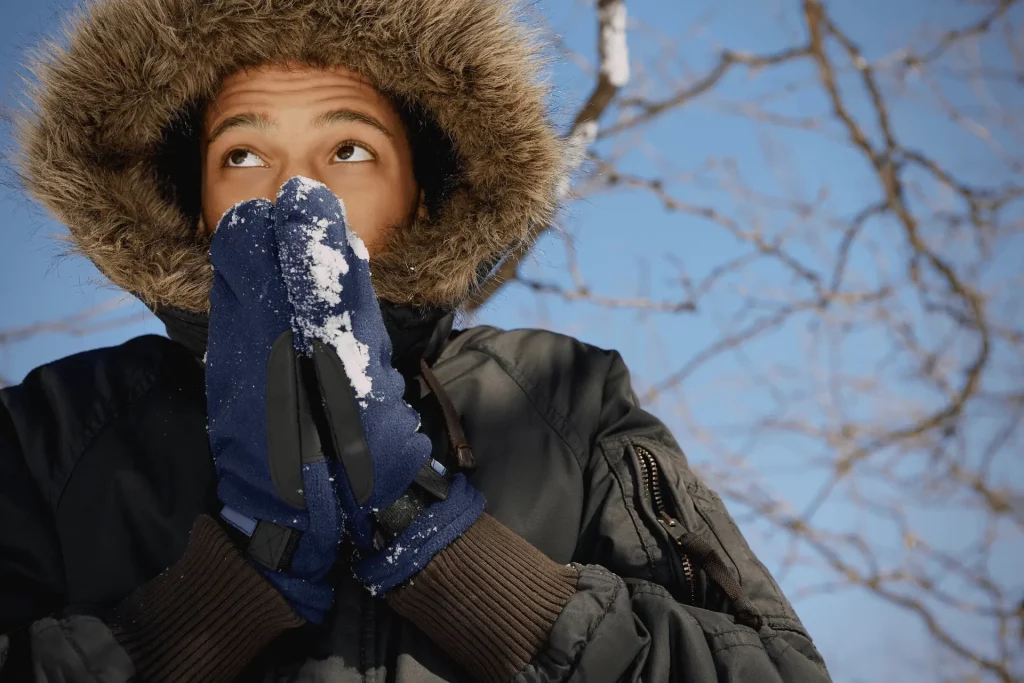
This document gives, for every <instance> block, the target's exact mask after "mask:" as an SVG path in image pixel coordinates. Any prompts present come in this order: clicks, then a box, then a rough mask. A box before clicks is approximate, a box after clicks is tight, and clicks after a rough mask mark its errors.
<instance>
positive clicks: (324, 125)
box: [202, 65, 422, 255]
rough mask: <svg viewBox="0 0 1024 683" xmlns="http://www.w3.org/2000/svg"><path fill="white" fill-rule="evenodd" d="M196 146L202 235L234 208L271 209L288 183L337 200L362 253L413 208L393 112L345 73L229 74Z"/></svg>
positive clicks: (408, 157)
mask: <svg viewBox="0 0 1024 683" xmlns="http://www.w3.org/2000/svg"><path fill="white" fill-rule="evenodd" d="M202 147H203V178H202V180H203V188H202V202H203V209H202V210H203V221H204V222H205V224H206V226H207V230H210V231H212V230H214V229H216V226H217V222H218V221H219V220H220V217H221V216H222V215H223V214H224V212H225V211H227V210H228V209H229V208H231V207H232V206H233V205H235V204H237V203H238V202H241V201H245V200H247V199H255V198H258V197H263V198H266V199H269V200H270V201H274V200H275V198H276V197H277V192H278V190H279V189H280V187H281V185H283V184H284V182H285V181H286V180H288V179H289V178H292V177H294V176H297V175H302V176H306V177H307V178H312V179H313V180H318V181H320V182H321V183H323V184H324V185H326V186H327V187H329V188H330V189H331V190H332V191H333V192H334V194H336V195H337V196H338V197H340V198H341V199H342V200H343V201H344V202H345V210H346V215H347V218H348V226H349V228H351V229H352V230H353V231H354V232H355V233H356V234H358V235H359V236H360V237H361V238H362V239H363V241H364V242H366V245H367V247H368V248H369V250H370V253H371V255H372V254H373V253H374V252H376V251H379V250H380V249H381V248H382V247H383V245H384V244H385V238H386V236H387V234H388V232H389V231H391V230H394V229H396V228H397V227H399V226H402V225H405V224H407V223H408V222H409V221H410V220H412V218H413V215H414V213H415V211H416V208H417V205H419V204H422V202H419V190H418V189H417V187H416V181H415V178H414V177H413V171H412V168H413V166H412V152H411V149H410V145H409V141H408V139H407V137H406V131H405V127H404V125H403V124H402V121H401V119H400V118H399V115H398V112H397V111H396V110H395V108H394V106H393V105H392V104H391V103H390V102H389V101H388V100H387V99H386V98H385V97H383V96H382V95H381V94H380V93H379V92H377V90H376V89H375V88H374V87H373V86H372V85H370V84H369V83H368V82H366V81H365V80H363V79H362V78H361V77H360V76H359V75H358V74H356V73H353V72H351V71H347V70H345V69H332V70H324V69H314V68H307V67H299V66H293V65H288V66H273V67H263V68H260V69H257V70H250V71H240V72H238V73H236V74H234V75H232V76H229V77H228V78H226V79H225V80H224V83H223V85H222V87H221V91H220V93H219V94H218V95H217V98H216V99H215V100H214V101H213V102H212V103H211V105H210V106H209V107H208V108H207V110H206V113H205V115H204V119H203V139H202Z"/></svg>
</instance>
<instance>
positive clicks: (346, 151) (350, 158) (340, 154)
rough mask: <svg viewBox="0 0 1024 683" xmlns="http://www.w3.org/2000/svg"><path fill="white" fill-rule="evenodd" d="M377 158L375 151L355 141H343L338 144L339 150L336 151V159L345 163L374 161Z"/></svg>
mask: <svg viewBox="0 0 1024 683" xmlns="http://www.w3.org/2000/svg"><path fill="white" fill-rule="evenodd" d="M375 158H376V157H374V156H373V152H371V151H370V150H368V149H366V148H365V147H363V146H362V145H359V144H356V143H354V142H343V143H341V144H340V145H338V150H337V151H336V152H335V153H334V160H335V161H340V162H343V163H356V162H359V161H373V160H374V159H375Z"/></svg>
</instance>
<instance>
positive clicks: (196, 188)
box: [153, 93, 461, 226]
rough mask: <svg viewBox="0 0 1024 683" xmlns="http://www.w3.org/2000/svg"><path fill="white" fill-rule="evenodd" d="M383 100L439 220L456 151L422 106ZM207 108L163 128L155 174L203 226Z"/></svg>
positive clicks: (191, 110)
mask: <svg viewBox="0 0 1024 683" xmlns="http://www.w3.org/2000/svg"><path fill="white" fill-rule="evenodd" d="M385 96H386V97H387V98H388V100H389V101H390V102H391V104H392V106H394V107H395V109H396V110H397V112H398V115H399V118H400V119H401V121H402V125H403V126H404V127H405V131H406V137H407V139H408V140H409V146H410V148H411V151H412V172H413V178H414V179H415V180H416V185H417V186H418V187H419V189H420V190H421V191H422V192H423V197H424V203H425V205H426V206H425V208H426V211H427V215H428V216H429V217H430V219H432V220H435V219H436V218H437V216H438V214H439V213H440V211H441V207H442V206H444V202H445V200H446V199H447V198H448V195H449V194H450V193H451V192H452V190H454V189H455V188H456V187H458V184H459V179H460V175H461V172H460V164H459V159H458V155H457V154H456V153H455V147H454V145H453V144H452V141H451V139H450V138H449V137H448V136H447V135H446V134H445V133H444V131H443V130H441V127H440V126H439V125H438V124H437V122H436V121H435V120H434V118H433V117H432V116H430V115H429V113H427V111H426V110H425V109H424V108H423V107H422V106H420V105H418V104H417V103H415V102H409V101H406V100H404V99H401V98H399V97H396V96H393V95H390V94H387V93H385ZM208 104H209V103H208V102H206V101H204V102H195V103H193V104H191V105H189V106H187V107H184V108H183V109H182V110H181V111H180V112H179V114H178V116H177V117H175V119H174V120H173V121H172V122H171V123H170V124H169V125H168V126H167V128H165V129H164V134H163V136H162V138H161V141H160V145H159V147H158V149H157V151H156V154H155V155H154V156H153V158H154V163H155V164H156V167H157V168H156V170H157V175H158V176H159V177H160V178H162V179H163V180H164V182H163V184H162V185H161V192H162V194H163V196H164V199H166V200H167V201H169V202H172V203H174V204H176V205H177V206H178V207H179V208H180V209H181V211H182V212H183V213H184V214H185V215H186V216H187V217H188V218H189V219H190V220H192V221H193V222H194V224H195V225H196V226H199V225H200V220H201V216H202V209H203V207H202V147H201V144H202V132H203V114H204V113H205V111H206V107H207V105H208ZM411 219H412V217H410V220H409V221H407V223H408V224H411V223H412V220H411Z"/></svg>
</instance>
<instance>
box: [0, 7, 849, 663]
mask: <svg viewBox="0 0 1024 683" xmlns="http://www.w3.org/2000/svg"><path fill="white" fill-rule="evenodd" d="M535 54H536V46H535V45H534V43H533V42H532V38H531V37H530V34H529V32H528V31H526V30H525V29H523V28H522V27H521V26H520V25H519V24H517V23H516V18H515V13H514V12H513V8H512V7H511V6H510V5H509V4H508V3H505V2H502V1H501V0H255V1H254V0H147V1H146V2H139V1H138V0H98V1H97V2H94V3H93V4H91V5H90V6H89V8H88V9H87V10H86V11H84V12H83V13H82V14H81V15H80V16H78V17H77V18H76V19H75V20H74V21H73V23H72V26H71V29H70V32H69V38H68V39H67V41H63V42H54V43H52V44H49V45H48V46H47V47H46V48H44V49H43V50H42V51H41V52H40V55H41V56H40V58H39V61H38V63H37V64H35V65H34V73H35V74H36V76H37V78H38V87H36V88H34V89H33V90H32V91H31V92H30V99H31V108H30V110H29V111H28V113H27V114H26V116H25V117H23V118H22V119H21V121H20V122H19V128H18V130H19V145H20V148H19V149H20V154H19V156H18V163H19V168H20V172H21V177H22V178H23V180H24V183H25V187H26V189H27V191H28V192H30V193H31V194H32V195H33V196H34V197H36V198H37V199H38V200H39V201H40V202H41V203H42V204H44V205H45V206H46V207H47V209H48V210H49V211H50V212H51V213H52V214H53V215H54V216H55V217H56V218H57V219H59V220H60V221H62V222H63V223H64V224H65V225H66V226H67V227H68V229H69V231H70V236H71V241H72V242H73V243H74V244H76V246H77V247H78V249H79V250H80V251H81V252H82V253H83V254H84V255H85V256H86V257H88V258H90V259H91V260H92V261H93V262H94V263H95V264H96V265H97V267H98V268H99V269H100V270H101V271H102V272H103V273H104V274H105V275H106V276H107V277H108V278H110V280H111V281H112V282H114V283H115V284H116V285H118V286H120V287H122V288H124V289H125V290H127V291H130V292H132V293H134V294H135V295H137V296H138V297H139V298H140V299H142V300H143V301H144V302H145V303H146V304H147V305H149V306H150V307H151V308H153V309H154V310H155V311H156V312H157V313H158V315H160V316H161V317H162V318H163V319H164V320H165V322H166V323H167V324H168V332H169V335H170V337H171V339H170V340H168V339H165V338H162V337H152V336H150V337H141V338H138V339H133V340H131V341H129V342H127V343H125V344H123V345H122V346H120V347H117V348H110V349H99V350H95V351H90V352H87V353H83V354H79V355H76V356H72V357H69V358H65V359H63V360H60V361H57V362H55V363H52V364H49V365H47V366H44V367H41V368H38V369H37V370H35V371H33V372H32V373H30V375H29V376H28V377H27V378H26V379H25V381H24V382H23V383H22V384H21V385H19V386H16V387H12V388H9V389H5V390H3V391H2V392H0V679H3V680H4V681H5V682H6V681H7V680H8V679H10V680H14V681H19V680H25V681H36V682H43V681H46V682H48V683H54V682H56V681H70V682H77V681H104V682H114V681H126V680H139V681H204V682H205V681H229V680H243V681H259V680H266V681H279V680H284V681H325V682H326V681H338V682H344V681H356V680H359V681H363V680H392V681H399V682H405V681H462V680H467V681H468V680H476V681H486V682H491V681H507V680H518V681H549V682H550V681H561V680H580V681H598V682H601V681H620V680H629V681H639V680H644V681H651V682H655V681H692V682H695V683H699V682H703V681H712V680H728V681H769V682H770V681H786V682H793V683H801V682H804V681H808V682H811V681H815V682H816V681H827V680H829V678H828V674H827V672H826V669H825V666H824V664H823V662H822V660H821V658H820V656H819V655H818V653H817V652H816V650H815V649H814V646H813V645H812V643H811V640H810V638H809V636H808V635H807V633H806V632H805V631H804V629H803V627H802V626H801V624H800V622H799V620H798V619H797V617H796V615H795V614H794V612H793V610H792V608H791V606H790V605H789V603H788V602H787V600H786V599H785V597H784V596H783V595H782V594H781V592H780V591H779V588H778V586H777V585H776V583H775V582H774V581H773V580H772V578H771V577H770V575H769V574H768V572H767V571H766V570H765V568H764V567H763V566H762V565H761V564H760V562H758V560H757V559H756V558H755V557H754V556H753V554H752V553H751V551H750V549H749V547H748V546H747V544H746V542H745V541H744V540H743V537H742V535H741V534H740V532H739V531H738V529H737V528H736V525H735V524H734V523H733V521H732V519H731V518H730V517H729V514H728V512H727V511H726V509H725V507H724V505H723V504H722V501H721V500H720V499H719V498H718V496H716V495H715V494H714V493H713V492H711V491H710V490H709V489H708V488H707V487H706V486H705V485H704V484H703V483H702V482H701V481H700V480H699V479H698V478H697V477H696V476H695V475H694V474H693V473H692V472H691V471H690V469H689V468H688V466H687V463H686V458H685V457H684V455H683V454H682V452H681V451H680V449H679V448H678V446H677V445H676V443H675V441H674V440H673V438H672V436H671V435H670V434H669V432H668V431H667V429H666V428H665V427H664V425H662V424H661V423H660V422H659V421H658V420H657V419H655V418H654V417H653V416H651V415H650V414H649V413H647V412H645V411H644V410H643V409H642V408H641V407H640V406H639V405H638V402H637V400H636V397H635V395H634V393H633V391H632V389H631V387H630V382H629V374H628V371H627V370H626V368H625V366H624V365H623V363H622V361H621V359H620V357H619V356H618V355H617V354H616V353H614V352H607V351H602V350H600V349H596V348H594V347H591V346H587V345H585V344H582V343H580V342H578V341H576V340H573V339H571V338H568V337H563V336H560V335H556V334H553V333H550V332H544V331H537V330H520V331H511V332H505V331H501V330H497V329H493V328H486V327H480V328H474V329H470V330H465V331H460V332H452V328H451V320H452V314H451V311H453V310H454V309H455V308H456V307H457V306H458V305H459V303H460V302H461V301H464V300H465V299H466V297H468V296H471V295H472V293H473V291H474V289H475V288H476V287H478V286H479V285H480V284H481V282H482V281H483V279H484V278H485V277H486V275H487V273H488V272H489V270H490V269H491V268H492V267H493V266H494V264H495V263H497V262H498V261H499V260H500V259H501V258H502V257H503V256H504V255H506V254H507V253H509V252H510V250H513V249H515V248H517V247H519V246H520V245H521V244H522V243H523V241H524V240H525V239H527V237H528V236H529V235H530V234H531V232H532V231H533V230H535V229H536V228H537V227H538V226H543V225H546V224H547V223H549V222H550V221H551V220H552V217H553V214H554V211H555V209H556V198H557V196H558V193H557V187H558V186H559V184H560V183H562V182H563V181H564V178H563V174H564V169H565V167H566V163H565V159H566V158H567V155H566V153H565V150H564V148H563V143H562V142H561V141H560V140H559V138H558V137H557V135H556V134H555V133H554V130H553V128H552V126H551V124H550V123H549V122H548V120H547V118H546V115H545V112H546V104H545V96H546V92H545V90H544V88H543V86H542V85H540V83H541V79H540V78H539V74H538V71H537V60H536V58H535ZM293 60H299V61H305V62H308V63H312V64H316V65H320V66H332V65H340V66H345V67H346V68H349V69H353V70H355V71H357V72H360V73H361V74H363V75H364V76H366V77H367V78H368V79H370V81H371V82H373V83H374V84H375V85H376V87H377V88H378V89H379V90H380V91H381V92H383V93H385V94H386V95H387V96H388V97H389V98H391V99H392V101H394V102H395V103H396V106H400V107H401V108H402V111H403V119H404V120H405V122H406V125H407V128H408V129H409V132H410V137H411V140H412V147H413V160H414V166H416V167H417V168H416V169H415V171H416V177H417V181H418V182H419V184H420V186H421V187H422V188H423V190H424V193H425V195H426V196H427V208H428V210H427V211H425V212H421V213H418V214H417V216H416V218H415V220H413V221H411V222H410V224H409V225H405V226H401V227H399V228H396V231H397V232H395V233H394V234H393V235H392V238H391V239H389V243H388V249H387V250H386V251H385V252H384V253H382V254H376V255H375V256H374V259H373V260H372V261H371V268H372V271H373V280H374V286H375V288H376V291H377V293H378V295H379V296H380V298H381V302H382V310H384V311H385V320H386V322H387V323H388V331H389V334H390V335H391V338H392V341H393V343H394V346H395V350H396V353H395V356H394V359H393V360H394V363H395V366H396V367H397V368H398V369H399V370H400V371H401V372H402V374H403V376H404V377H405V378H406V388H407V391H406V397H405V398H406V400H408V401H409V402H410V403H411V404H412V405H413V406H414V407H415V408H416V409H417V410H418V411H419V412H420V414H421V416H422V422H423V427H422V428H423V431H424V432H425V433H426V434H427V435H428V436H430V438H431V441H432V444H433V449H434V453H433V456H434V457H435V458H436V459H438V460H440V461H442V462H443V463H445V464H446V465H448V466H449V467H450V468H452V469H453V470H456V471H462V472H464V473H465V474H466V475H467V476H468V477H469V480H470V482H471V483H472V485H473V486H475V487H477V488H478V489H479V490H480V491H482V492H483V493H484V494H485V495H486V497H487V512H486V514H485V515H484V516H483V517H482V518H481V519H480V520H479V521H478V522H477V523H476V524H475V525H474V526H473V527H471V528H470V530H469V531H468V532H466V534H464V535H463V536H462V537H460V538H459V539H458V540H457V541H455V542H454V543H452V544H451V545H450V546H449V547H448V548H446V549H445V550H444V551H442V552H441V553H439V554H438V555H437V556H436V557H435V558H434V559H433V560H432V561H431V562H430V563H429V564H428V565H427V566H426V567H425V568H424V569H423V570H422V571H421V572H420V573H419V574H417V575H416V576H415V577H414V578H413V580H412V581H410V582H408V583H407V584H405V585H404V586H402V587H400V588H398V589H395V590H394V591H392V592H391V593H389V594H388V595H387V597H386V598H385V599H379V598H376V597H374V596H371V595H370V594H369V593H368V592H367V591H366V590H365V589H364V588H362V587H361V586H359V585H358V584H357V583H356V581H355V580H354V579H353V578H352V576H351V571H350V569H349V567H348V565H347V564H346V561H345V560H344V559H343V560H342V561H340V562H339V563H338V564H337V566H336V572H335V575H334V577H333V581H334V585H335V587H336V599H335V604H334V608H333V612H332V614H331V615H330V616H329V618H328V620H327V622H325V624H324V625H323V626H322V627H314V626H311V625H309V624H304V623H302V621H301V620H300V619H299V618H298V617H297V616H296V615H295V614H294V613H292V612H291V610H290V609H289V608H288V606H287V603H286V602H285V601H284V600H283V598H282V597H281V596H280V595H279V594H278V593H276V591H274V590H273V588H271V586H270V584H269V583H268V582H266V581H265V580H263V578H262V576H261V575H260V574H259V573H258V572H256V571H255V570H254V569H253V567H252V566H251V564H250V562H249V561H247V559H246V557H245V553H246V552H248V550H247V548H246V547H245V546H244V544H242V543H240V542H239V540H238V539H236V538H233V537H232V536H230V534H229V533H228V532H226V531H225V529H224V528H223V527H222V526H220V525H219V524H218V523H217V522H215V521H214V520H215V516H216V514H217V512H218V505H217V501H216V496H215V484H216V482H215V475H214V468H213V465H212V462H211V454H210V449H209V442H208V437H207V433H206V423H207V416H206V410H205V394H204V389H203V387H204V374H203V373H204V371H203V364H202V357H203V351H204V346H205V340H204V329H205V328H204V320H205V314H206V311H207V310H208V296H209V291H210V282H211V270H210V266H209V260H208V247H209V232H208V231H207V230H205V229H204V227H203V226H202V225H201V221H200V220H199V200H200V197H199V192H198V178H199V172H198V138H197V128H196V123H197V120H198V119H197V113H200V112H201V111H202V106H203V104H204V103H205V102H208V101H209V99H210V98H211V97H212V96H213V95H214V94H215V93H216V91H217V88H218V86H219V83H220V81H221V79H222V78H223V77H224V76H226V75H228V74H230V73H232V72H234V71H236V70H237V69H239V68H241V67H245V66H252V65H258V64H264V63H274V62H281V61H293ZM436 160H441V162H443V163H432V164H427V163H426V162H433V161H436ZM341 557H343V558H345V557H347V555H346V554H345V553H344V552H341Z"/></svg>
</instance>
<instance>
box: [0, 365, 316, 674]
mask: <svg viewBox="0 0 1024 683" xmlns="http://www.w3.org/2000/svg"><path fill="white" fill-rule="evenodd" d="M37 393H38V395H36V394H37ZM45 393H46V392H36V390H35V388H34V386H33V385H31V384H26V385H23V386H19V387H14V388H12V389H8V390H5V391H2V392H0V520H2V523H0V680H3V681H4V683H7V681H12V682H15V683H58V682H59V683H100V682H102V683H123V682H126V681H129V680H143V681H147V682H149V681H154V682H159V681H170V680H202V681H230V680H232V679H233V678H235V676H236V675H237V674H238V672H239V671H241V670H242V669H243V668H244V666H245V665H246V664H247V663H248V662H249V661H250V660H251V659H252V658H254V657H255V656H256V654H257V653H259V652H260V651H261V650H262V649H263V647H264V646H265V645H266V644H267V643H269V642H270V641H271V640H272V639H274V638H275V637H276V636H277V635H278V634H280V633H282V632H283V631H285V630H287V629H289V628H292V627H295V626H298V625H300V624H301V623H302V620H301V619H299V618H298V617H297V616H296V615H295V614H294V613H293V612H292V611H291V609H290V608H289V607H288V605H287V603H286V602H285V600H284V598H283V597H281V595H280V594H279V593H278V592H277V591H275V590H274V589H273V588H272V587H271V586H270V584H269V583H267V582H266V581H265V580H264V579H263V577H261V576H260V575H259V573H257V572H256V571H255V570H254V569H253V568H252V567H251V566H250V565H249V563H248V562H247V561H246V560H245V558H244V557H243V556H242V555H241V553H240V552H239V551H238V550H237V549H236V548H235V546H234V545H233V544H232V542H231V540H230V539H229V538H228V537H227V536H226V535H225V534H224V532H223V531H222V530H221V529H220V527H219V525H218V524H217V523H216V522H215V521H214V520H213V519H211V518H210V517H208V516H205V515H204V516H200V517H199V518H198V519H197V520H196V522H195V524H194V526H193V528H192V532H191V534H190V536H189V542H188V545H187V547H186V550H185V553H184V555H183V556H182V557H181V558H180V559H179V560H178V561H177V562H176V563H175V564H174V565H173V566H172V567H170V568H169V569H168V570H166V571H165V572H164V573H163V574H161V575H159V576H157V577H155V578H153V579H152V580H150V581H148V582H147V583H145V584H143V585H142V586H140V587H139V588H138V589H136V590H135V591H134V592H133V593H132V594H131V595H130V596H128V597H127V598H126V599H125V600H124V601H123V602H122V603H121V604H120V605H119V606H118V607H117V608H115V609H114V610H113V611H112V612H110V613H108V614H103V615H94V614H83V613H81V612H82V610H80V609H76V607H75V605H73V604H69V603H70V602H73V600H71V599H70V598H69V595H68V593H69V591H68V589H67V586H66V585H65V583H66V582H65V577H64V562H63V558H62V553H61V534H60V529H59V526H58V524H57V523H56V521H55V520H56V519H57V515H56V513H55V507H54V506H53V505H52V504H51V503H50V500H52V499H55V498H57V496H55V495H52V493H53V492H51V491H47V490H46V487H45V482H46V479H45V476H42V475H41V474H40V472H43V473H45V471H46V470H47V467H46V464H47V461H46V457H47V456H48V455H50V453H49V452H48V449H45V448H41V447H40V448H35V447H34V446H36V445H37V444H36V443H35V442H34V441H33V439H32V437H31V435H32V434H36V433H39V434H45V433H47V430H45V429H44V428H42V427H40V425H45V424H47V423H48V421H49V420H51V418H52V416H51V415H49V414H48V413H47V405H48V402H47V401H46V400H45V399H44V398H43V397H44V395H45ZM12 404H13V405H14V406H15V412H12V410H11V405H12ZM15 415H16V416H17V419H15V417H14V416H15ZM50 431H52V430H50Z"/></svg>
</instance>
